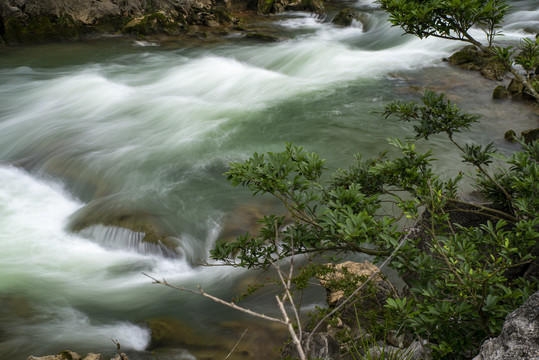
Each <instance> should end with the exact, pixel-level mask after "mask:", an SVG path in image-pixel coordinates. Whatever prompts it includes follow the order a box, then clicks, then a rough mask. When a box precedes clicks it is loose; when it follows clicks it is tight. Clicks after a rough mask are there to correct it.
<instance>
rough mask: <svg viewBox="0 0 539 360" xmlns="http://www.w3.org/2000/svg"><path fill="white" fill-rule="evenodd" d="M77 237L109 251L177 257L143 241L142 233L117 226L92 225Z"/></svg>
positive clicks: (169, 251)
mask: <svg viewBox="0 0 539 360" xmlns="http://www.w3.org/2000/svg"><path fill="white" fill-rule="evenodd" d="M78 235H79V236H82V237H84V238H86V239H90V240H92V241H94V242H95V243H97V244H99V245H101V246H103V247H104V248H106V249H111V250H122V251H125V250H128V251H129V250H132V251H136V252H138V253H140V254H144V255H148V254H154V255H159V256H163V257H177V256H178V254H177V253H176V252H175V251H174V250H172V249H170V248H168V247H167V246H166V245H164V244H162V243H161V242H159V243H158V244H154V243H151V242H147V241H144V236H145V235H146V234H145V233H144V232H137V231H132V230H129V229H125V228H122V227H118V226H104V225H101V224H97V225H92V226H89V227H87V228H84V229H82V230H80V231H79V232H78Z"/></svg>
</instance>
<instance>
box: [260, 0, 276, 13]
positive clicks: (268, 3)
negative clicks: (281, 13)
mask: <svg viewBox="0 0 539 360" xmlns="http://www.w3.org/2000/svg"><path fill="white" fill-rule="evenodd" d="M273 4H274V0H258V3H257V7H256V10H257V12H258V13H259V14H264V15H267V14H271V13H273V12H275V11H274V6H273Z"/></svg>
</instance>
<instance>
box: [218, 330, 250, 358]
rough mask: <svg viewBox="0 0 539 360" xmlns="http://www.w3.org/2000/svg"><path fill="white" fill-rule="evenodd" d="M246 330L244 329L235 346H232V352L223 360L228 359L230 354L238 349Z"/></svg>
mask: <svg viewBox="0 0 539 360" xmlns="http://www.w3.org/2000/svg"><path fill="white" fill-rule="evenodd" d="M247 330H249V329H245V331H244V332H243V334H241V336H240V338H239V339H238V342H237V343H236V345H234V347H233V348H232V350H230V352H229V353H228V355H227V356H226V358H224V359H223V360H226V359H228V358H229V357H230V355H232V353H233V352H234V350H236V348H237V347H238V345H239V343H240V341H241V339H243V336H244V335H245V333H246V332H247Z"/></svg>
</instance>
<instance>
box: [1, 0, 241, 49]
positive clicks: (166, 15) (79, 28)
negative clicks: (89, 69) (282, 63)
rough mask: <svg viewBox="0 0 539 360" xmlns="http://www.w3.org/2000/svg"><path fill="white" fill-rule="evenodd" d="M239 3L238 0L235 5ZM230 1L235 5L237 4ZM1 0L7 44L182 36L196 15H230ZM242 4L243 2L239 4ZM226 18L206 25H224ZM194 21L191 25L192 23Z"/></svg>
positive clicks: (158, 0) (198, 5)
mask: <svg viewBox="0 0 539 360" xmlns="http://www.w3.org/2000/svg"><path fill="white" fill-rule="evenodd" d="M233 1H240V0H233ZM233 1H232V2H233ZM19 2H21V3H23V5H21V6H19V5H17V4H18V2H16V1H8V0H0V19H2V20H3V21H0V23H1V24H0V27H1V28H0V32H2V37H3V38H4V40H5V41H6V42H7V43H8V44H9V43H17V42H40V41H51V40H62V39H77V38H79V37H81V36H87V35H95V34H103V33H112V34H116V33H127V34H135V35H141V36H146V35H150V34H167V35H178V34H182V33H186V32H187V30H188V26H187V25H190V24H197V23H196V20H197V19H198V14H199V13H200V12H206V13H208V14H211V15H212V16H214V13H215V12H218V13H222V12H226V9H225V6H226V3H228V2H225V4H221V5H219V4H216V3H215V2H213V1H211V0H197V1H188V0H180V1H178V0H152V1H146V0H129V1H122V2H119V1H115V0H101V1H89V0H74V1H62V0H25V1H22V0H21V1H19ZM240 2H241V1H240ZM222 20H223V19H222V17H220V16H216V17H215V19H212V20H209V21H206V22H205V23H204V24H203V25H205V26H211V27H216V26H217V24H220V25H223V24H224V23H225V22H223V21H222ZM191 21H193V22H191Z"/></svg>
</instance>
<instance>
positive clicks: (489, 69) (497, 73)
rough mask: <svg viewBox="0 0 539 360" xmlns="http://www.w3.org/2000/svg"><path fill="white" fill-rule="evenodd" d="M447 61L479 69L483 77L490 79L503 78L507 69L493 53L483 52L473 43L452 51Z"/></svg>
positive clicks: (459, 65)
mask: <svg viewBox="0 0 539 360" xmlns="http://www.w3.org/2000/svg"><path fill="white" fill-rule="evenodd" d="M448 61H449V63H450V64H453V65H456V66H458V67H460V68H462V69H466V70H475V71H480V72H481V74H482V75H483V76H484V77H485V78H487V79H490V80H503V78H504V77H505V74H507V72H508V71H509V68H508V67H507V66H506V65H505V64H504V63H503V61H501V60H500V59H499V58H497V57H496V56H495V55H492V54H488V53H485V52H483V51H481V50H479V49H478V48H476V47H475V46H473V45H470V46H466V47H464V48H462V49H461V50H459V51H457V52H455V53H453V54H452V55H451V56H450V57H449V59H448Z"/></svg>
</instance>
